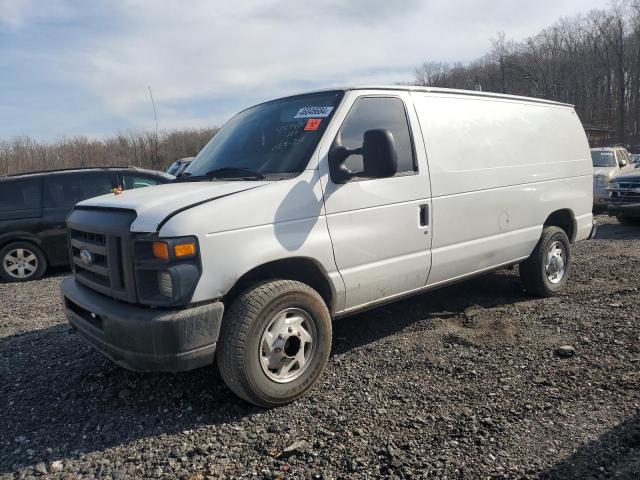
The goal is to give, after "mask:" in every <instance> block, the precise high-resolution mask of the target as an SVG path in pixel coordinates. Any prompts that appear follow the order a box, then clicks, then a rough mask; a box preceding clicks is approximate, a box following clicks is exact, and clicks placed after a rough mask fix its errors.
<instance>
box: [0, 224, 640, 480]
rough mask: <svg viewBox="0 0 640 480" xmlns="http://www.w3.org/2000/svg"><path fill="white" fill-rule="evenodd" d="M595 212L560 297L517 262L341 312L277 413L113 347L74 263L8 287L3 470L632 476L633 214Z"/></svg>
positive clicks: (132, 474)
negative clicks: (299, 393)
mask: <svg viewBox="0 0 640 480" xmlns="http://www.w3.org/2000/svg"><path fill="white" fill-rule="evenodd" d="M598 220H599V221H600V222H601V223H603V224H602V225H601V227H600V230H599V234H598V237H597V239H596V240H593V241H589V242H582V243H580V244H578V245H576V246H575V249H574V255H575V263H574V270H573V273H572V278H571V279H570V281H569V285H568V288H567V289H566V291H565V293H564V294H563V295H561V296H559V297H556V298H552V299H545V300H541V299H534V298H530V297H528V296H527V295H525V294H524V293H523V292H522V290H521V287H520V284H519V282H518V277H517V268H516V269H513V270H500V271H498V272H495V273H492V274H489V275H487V276H484V277H481V278H477V279H474V280H469V281H467V282H464V283H462V284H459V285H456V286H453V287H448V288H444V289H441V290H438V291H434V292H431V293H427V294H424V295H420V296H418V297H414V298H412V299H409V300H405V301H402V302H399V303H395V304H392V305H389V306H386V307H383V308H378V309H376V310H372V311H370V312H367V313H364V314H361V315H357V316H354V317H351V318H347V319H343V320H339V321H336V322H335V324H334V335H335V339H334V344H333V352H332V357H331V360H330V363H329V365H328V367H327V370H326V371H325V373H324V375H323V377H322V379H321V381H320V383H319V385H318V386H317V387H316V388H315V389H314V390H313V391H312V392H311V393H310V394H309V395H307V396H306V397H304V398H303V399H301V400H299V401H297V402H296V403H294V404H292V405H289V406H286V407H282V408H278V409H274V410H271V411H264V410H260V409H258V408H255V407H252V406H249V405H247V404H246V403H243V402H242V401H240V400H238V399H237V398H236V397H234V396H233V394H231V392H230V391H229V390H228V389H227V388H226V387H225V386H224V385H223V384H222V383H221V381H220V378H219V376H218V374H217V372H216V371H215V369H213V368H206V369H200V370H197V371H193V372H188V373H183V374H141V373H133V372H129V371H126V370H124V369H122V368H119V367H118V366H116V365H114V364H112V363H111V362H109V361H108V360H106V359H105V358H103V357H102V356H101V355H100V354H98V353H97V352H95V351H94V350H93V349H92V348H90V347H89V346H87V345H86V344H85V343H84V341H83V340H82V339H81V338H79V337H78V335H75V334H70V333H69V328H68V326H67V324H66V322H65V318H64V316H63V314H62V311H61V307H60V300H59V293H58V284H59V282H60V279H61V278H62V276H63V275H64V274H65V273H64V272H62V273H58V274H57V275H53V276H50V277H48V278H46V279H44V280H41V281H37V282H31V283H26V284H21V285H17V284H0V478H31V477H32V476H33V477H43V476H50V477H52V478H112V479H125V478H159V477H164V478H184V479H191V480H202V479H206V478H219V477H223V478H227V477H257V478H278V477H285V478H371V477H380V476H388V477H389V478H412V477H415V478H419V477H426V478H440V479H445V478H446V479H461V478H465V479H467V478H575V479H587V478H624V479H627V478H628V479H638V478H640V413H639V412H640V409H639V405H640V372H639V366H640V324H639V322H638V321H639V319H640V313H639V312H640V310H639V307H640V290H639V287H640V268H638V260H640V228H639V227H636V228H632V227H622V226H620V225H618V224H617V223H615V222H614V221H612V220H610V219H608V218H606V217H604V216H600V217H599V219H598ZM565 345H568V346H571V347H572V349H569V348H566V349H564V350H557V349H558V348H559V347H561V346H565ZM562 354H564V355H566V358H564V357H562V356H561V355H562Z"/></svg>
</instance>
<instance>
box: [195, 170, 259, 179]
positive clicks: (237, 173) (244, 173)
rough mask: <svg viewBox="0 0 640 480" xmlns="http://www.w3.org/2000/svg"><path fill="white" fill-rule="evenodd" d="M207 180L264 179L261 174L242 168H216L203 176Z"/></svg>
mask: <svg viewBox="0 0 640 480" xmlns="http://www.w3.org/2000/svg"><path fill="white" fill-rule="evenodd" d="M204 176H205V177H209V178H255V179H257V180H264V179H265V178H267V177H265V176H264V175H263V174H262V173H260V172H258V171H256V170H251V169H250V168H244V167H222V168H216V169H215V170H211V171H210V172H207V173H205V174H204Z"/></svg>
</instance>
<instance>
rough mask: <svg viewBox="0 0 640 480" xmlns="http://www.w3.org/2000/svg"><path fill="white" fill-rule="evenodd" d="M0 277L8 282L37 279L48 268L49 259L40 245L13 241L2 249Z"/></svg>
mask: <svg viewBox="0 0 640 480" xmlns="http://www.w3.org/2000/svg"><path fill="white" fill-rule="evenodd" d="M0 261H1V262H2V265H0V277H2V279H3V280H6V281H7V282H26V281H29V280H36V279H38V278H40V277H42V275H44V272H45V271H46V269H47V260H46V258H45V256H44V253H42V250H40V249H39V248H38V247H36V246H35V245H33V244H32V243H28V242H13V243H10V244H8V245H6V246H5V247H4V248H2V250H0Z"/></svg>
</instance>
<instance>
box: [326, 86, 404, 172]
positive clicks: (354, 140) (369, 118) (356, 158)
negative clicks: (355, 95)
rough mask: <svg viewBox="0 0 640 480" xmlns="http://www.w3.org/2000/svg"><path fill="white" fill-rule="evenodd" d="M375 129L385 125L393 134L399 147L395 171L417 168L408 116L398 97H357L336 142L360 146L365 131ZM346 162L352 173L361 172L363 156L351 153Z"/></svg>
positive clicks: (348, 145) (354, 146)
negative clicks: (396, 169)
mask: <svg viewBox="0 0 640 480" xmlns="http://www.w3.org/2000/svg"><path fill="white" fill-rule="evenodd" d="M378 128H385V129H387V130H389V131H390V132H391V133H392V134H393V137H394V139H395V141H396V148H397V150H398V173H406V172H414V171H416V168H415V161H414V158H413V148H412V145H411V135H410V133H409V124H408V123H407V115H406V112H405V108H404V103H403V102H402V100H401V99H399V98H395V97H364V98H360V99H358V100H356V103H355V104H354V105H353V107H351V110H350V111H349V114H348V115H347V118H346V119H345V121H344V123H343V124H342V127H341V128H340V132H338V137H337V138H336V141H338V142H339V143H340V144H341V145H343V146H345V147H347V148H349V149H356V148H360V147H362V139H363V137H364V132H366V131H367V130H373V129H378ZM345 165H346V167H347V168H348V169H349V170H351V171H352V172H361V171H362V170H363V164H362V155H351V156H350V157H349V158H348V159H347V161H346V162H345Z"/></svg>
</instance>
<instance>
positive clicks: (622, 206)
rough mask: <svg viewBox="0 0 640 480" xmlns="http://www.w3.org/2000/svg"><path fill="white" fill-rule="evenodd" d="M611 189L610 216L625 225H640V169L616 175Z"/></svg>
mask: <svg viewBox="0 0 640 480" xmlns="http://www.w3.org/2000/svg"><path fill="white" fill-rule="evenodd" d="M609 190H610V191H611V199H610V201H609V208H608V212H609V216H610V217H616V218H617V219H618V221H619V222H620V223H621V224H623V225H640V171H638V170H634V171H633V172H631V173H627V174H624V175H619V176H617V177H615V178H614V179H612V180H611V184H610V188H609Z"/></svg>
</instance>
